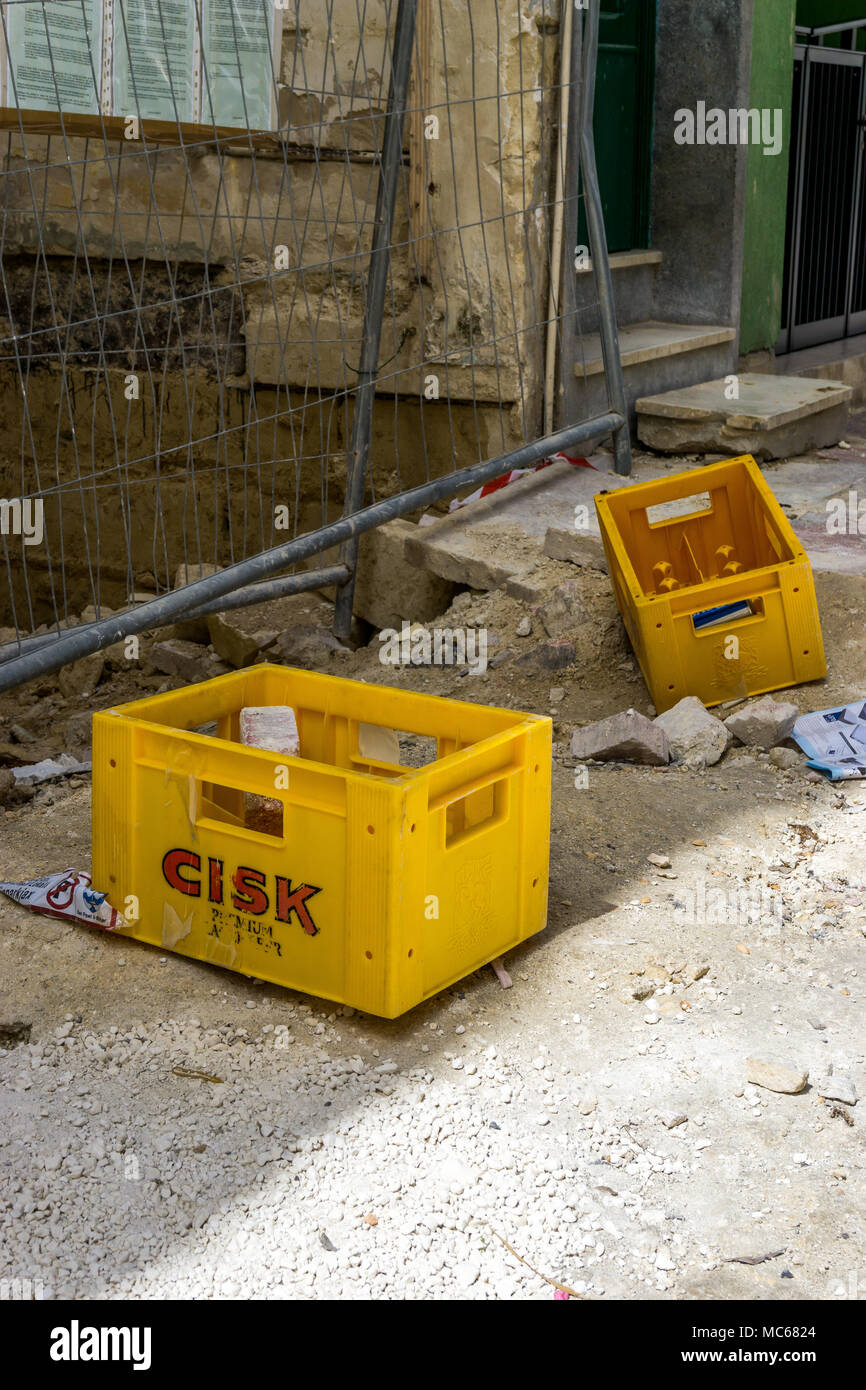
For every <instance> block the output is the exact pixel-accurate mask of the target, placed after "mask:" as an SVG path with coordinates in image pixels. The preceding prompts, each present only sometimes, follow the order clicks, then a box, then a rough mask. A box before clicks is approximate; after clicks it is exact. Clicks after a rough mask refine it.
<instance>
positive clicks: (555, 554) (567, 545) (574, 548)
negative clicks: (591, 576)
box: [544, 526, 607, 570]
mask: <svg viewBox="0 0 866 1390" xmlns="http://www.w3.org/2000/svg"><path fill="white" fill-rule="evenodd" d="M544 553H545V555H546V556H547V557H548V559H549V560H566V561H568V563H569V564H572V565H581V566H583V567H584V568H586V569H593V570H607V561H606V560H605V557H604V546H603V545H602V543H601V541H599V540H597V539H596V537H595V536H587V535H584V534H583V533H582V532H581V531H567V530H565V529H564V528H562V527H559V526H548V528H547V532H546V534H545V537H544Z"/></svg>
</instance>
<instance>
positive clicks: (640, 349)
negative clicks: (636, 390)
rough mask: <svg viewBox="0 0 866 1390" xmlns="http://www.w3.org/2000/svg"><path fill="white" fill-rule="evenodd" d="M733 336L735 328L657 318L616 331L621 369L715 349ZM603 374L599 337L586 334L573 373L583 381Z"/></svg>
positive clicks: (625, 369)
mask: <svg viewBox="0 0 866 1390" xmlns="http://www.w3.org/2000/svg"><path fill="white" fill-rule="evenodd" d="M736 336H737V335H736V330H735V329H733V328H725V327H724V326H723V325H720V324H695V323H662V322H661V321H659V320H657V319H647V320H645V321H643V322H641V323H627V324H624V325H623V326H622V327H621V328H620V330H619V350H620V357H621V358H622V365H623V370H624V371H628V369H629V368H630V367H638V366H641V365H642V364H644V363H647V362H658V361H660V360H662V359H664V358H668V357H677V356H679V355H680V354H682V353H691V352H701V351H702V350H703V349H705V348H712V347H718V346H719V345H720V344H722V343H730V342H733V340H734V338H735V337H736ZM603 372H604V357H603V356H602V350H601V337H600V336H599V334H598V333H588V334H586V335H585V336H584V338H583V356H582V359H581V361H579V362H575V364H574V374H575V376H576V377H577V378H578V380H585V379H586V378H587V377H592V376H600V375H601V374H602V373H603Z"/></svg>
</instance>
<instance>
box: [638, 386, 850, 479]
mask: <svg viewBox="0 0 866 1390" xmlns="http://www.w3.org/2000/svg"><path fill="white" fill-rule="evenodd" d="M738 386H739V395H738V397H737V399H736V400H730V399H728V395H729V392H730V381H729V380H728V379H727V378H725V377H722V378H719V379H718V380H716V381H706V382H702V383H701V384H700V385H697V386H687V387H683V388H681V389H680V390H677V391H666V392H664V393H663V394H662V395H658V396H644V397H642V398H641V399H640V400H638V401H637V402H636V405H635V409H636V411H637V429H638V438H639V439H640V440H641V442H642V443H644V444H646V445H648V446H649V447H650V448H651V449H659V450H661V451H663V452H668V453H688V452H691V453H703V452H707V451H709V450H713V451H718V450H720V449H722V450H729V451H730V452H731V453H737V454H754V456H755V457H756V458H758V459H773V458H789V457H791V455H793V454H802V453H805V452H807V451H808V450H810V449H816V448H822V447H824V446H827V445H830V444H836V443H837V442H838V441H839V439H841V438H842V436H843V434H844V432H845V425H846V423H847V419H848V410H849V406H850V402H851V398H852V391H851V387H850V386H846V385H845V384H844V382H835V381H826V380H821V379H819V380H812V379H808V378H804V377H789V376H771V375H764V374H762V373H758V372H749V373H743V374H741V375H740V376H739V379H738Z"/></svg>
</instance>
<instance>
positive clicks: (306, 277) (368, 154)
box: [0, 0, 630, 690]
mask: <svg viewBox="0 0 866 1390" xmlns="http://www.w3.org/2000/svg"><path fill="white" fill-rule="evenodd" d="M108 15H110V16H111V24H112V25H113V26H114V31H113V34H108V35H107V34H106V31H105V27H104V26H105V25H106V24H107V23H108V19H107V18H106V16H108ZM28 16H29V17H30V18H28ZM79 16H80V19H79ZM0 19H2V39H3V42H4V43H5V44H6V45H7V47H8V49H9V52H10V53H11V55H12V58H11V61H10V63H9V64H8V66H7V68H5V69H4V71H6V72H8V85H7V89H6V97H5V107H4V109H3V111H2V114H0V128H4V129H5V130H6V132H7V134H6V136H5V141H6V145H5V151H4V152H3V154H2V156H0V376H2V377H3V389H4V394H5V397H6V403H7V409H6V417H7V430H6V436H5V441H4V442H3V444H2V445H0V494H2V496H0V628H3V627H7V628H11V630H12V632H13V633H14V640H12V641H9V640H8V637H7V639H6V645H5V646H4V647H3V648H2V650H0V690H3V689H9V688H11V687H13V686H15V685H17V684H19V683H21V682H24V681H27V680H31V679H33V678H34V677H37V676H40V675H44V674H45V673H47V672H50V671H54V670H58V669H59V668H60V667H61V666H63V665H64V664H66V663H67V662H70V661H74V660H76V659H78V658H80V657H82V656H84V655H86V654H88V653H90V652H93V651H97V650H100V649H102V648H104V647H106V646H109V645H111V644H113V643H115V642H118V641H120V640H121V639H123V638H125V637H127V636H130V635H134V634H136V633H139V632H143V631H146V630H149V629H153V628H156V627H159V626H162V625H164V624H166V623H170V622H174V621H176V620H178V619H180V618H186V617H192V616H201V615H204V614H206V613H213V612H217V611H222V610H224V609H227V608H232V607H240V606H243V605H245V604H250V603H256V602H260V601H263V600H265V599H268V598H272V597H277V596H281V595H284V594H288V593H293V592H299V591H303V590H309V589H314V588H322V587H325V586H326V585H336V588H337V601H336V606H335V619H334V624H335V631H336V633H337V635H338V636H340V637H343V638H345V637H346V636H347V635H348V630H349V624H350V621H351V617H352V600H353V589H354V580H355V571H356V564H357V553H358V538H359V536H360V535H361V534H363V533H364V532H365V531H367V530H370V529H372V528H374V527H376V526H379V525H381V524H382V523H383V522H386V521H388V520H390V519H392V518H396V517H401V516H408V515H410V514H412V513H413V512H418V511H419V510H420V509H423V508H424V507H426V506H429V505H430V504H431V503H433V502H435V501H437V500H439V499H443V498H446V497H449V496H453V495H454V494H455V493H456V492H457V491H459V490H462V489H464V488H473V487H476V486H477V485H478V484H479V483H482V482H485V481H488V480H489V479H492V478H494V477H496V476H498V475H499V474H501V473H504V472H506V471H507V470H509V469H511V468H515V467H520V466H526V465H530V464H533V463H538V462H541V461H542V460H544V459H545V458H547V457H549V456H550V455H551V454H554V453H557V452H559V451H561V450H574V449H575V448H580V447H582V446H583V445H585V444H587V443H589V442H591V441H594V440H599V439H601V438H603V437H605V436H608V435H612V436H613V440H614V448H615V454H616V467H617V469H618V471H619V472H621V473H627V472H629V470H630V449H629V440H628V427H627V423H626V405H625V393H624V389H623V383H622V374H621V367H620V361H619V348H618V339H617V331H616V323H615V316H614V311H613V297H612V289H611V279H610V270H609V263H608V257H607V246H606V241H605V234H604V226H603V221H602V215H601V205H600V199H599V193H598V181H597V174H596V168H595V157H594V147H593V138H592V122H591V112H592V109H593V99H594V78H595V63H596V54H597V49H598V6H595V5H593V6H592V7H591V9H590V10H589V11H586V10H584V9H582V8H581V7H578V6H577V5H576V4H572V3H565V2H564V0H563V3H562V4H560V3H559V0H279V2H278V0H195V3H194V4H192V3H190V0H50V3H49V0H0ZM100 20H102V21H103V29H102V30H101V31H100V42H101V44H102V49H101V61H100V54H97V55H94V53H93V52H91V51H90V50H89V48H88V45H89V44H91V35H92V33H93V31H94V26H96V27H97V28H98V26H99V22H100ZM73 21H74V22H73ZM28 25H29V27H28ZM16 26H17V27H16ZM109 40H111V42H112V43H113V44H114V47H113V48H111V51H109V47H108V43H109ZM93 43H94V44H95V43H96V40H93ZM28 44H29V47H28ZM185 44H187V48H185V47H184V45H185ZM16 45H18V47H17V48H16ZM136 54H138V55H139V59H136V58H135V55H136ZM178 54H180V55H182V57H183V62H184V64H185V65H186V66H185V67H184V70H183V72H181V73H179V71H178V67H177V63H178V61H179V60H178V56H177V55H178ZM187 54H188V55H189V57H190V61H189V62H188V61H187ZM19 60H20V61H19ZM139 60H140V62H141V66H140V68H139V69H138V76H137V69H136V62H137V61H139ZM40 65H41V67H40ZM40 74H41V75H40ZM118 74H119V75H120V78H122V79H123V80H122V81H121V80H119V78H118ZM263 74H264V78H263ZM112 82H113V83H114V85H113V86H112V85H111V83H112ZM40 83H41V86H40ZM91 83H92V88H93V93H92V96H91V95H89V93H88V86H89V84H91ZM106 83H108V87H107V88H106ZM46 93H47V97H48V99H46ZM55 97H56V100H55V99H54V98H55ZM124 103H125V104H124ZM46 106H48V107H50V108H51V109H49V110H46V109H45V108H46ZM70 106H71V108H72V109H71V110H70ZM268 112H272V113H274V114H273V117H272V123H271V124H269V116H268ZM578 167H579V169H580V173H581V177H582V183H581V185H580V186H581V187H582V189H583V192H578V187H579V185H578V178H577V170H578ZM581 205H583V212H584V215H585V217H586V222H587V226H588V229H589V238H590V247H591V253H592V265H593V271H594V275H595V283H596V290H597V299H596V303H595V304H594V305H591V306H589V307H588V308H587V307H581V308H577V307H575V304H574V300H575V294H574V278H575V276H574V254H575V252H574V248H575V247H576V246H577V244H578V234H577V229H578V218H579V213H580V210H581ZM589 314H595V315H597V317H598V320H599V322H600V333H601V344H602V351H603V355H604V361H605V376H606V383H607V392H608V407H607V409H605V410H604V412H603V413H602V414H601V415H596V416H593V417H589V416H588V413H587V412H583V413H582V412H581V411H580V409H579V408H578V409H577V410H576V412H575V414H574V415H572V416H571V417H570V418H567V419H563V418H562V410H563V407H562V405H561V402H562V401H563V400H565V399H568V400H571V401H573V400H574V399H575V397H574V376H573V368H574V364H575V360H576V359H579V358H580V356H581V354H582V353H583V352H584V339H583V333H582V316H583V315H589ZM565 383H568V392H567V393H566V391H565V389H564V384H565ZM545 391H546V392H547V396H548V399H547V400H545V399H544V393H545ZM36 508H38V509H39V511H40V514H41V517H42V527H41V532H42V533H41V534H40V536H39V539H38V542H37V540H36V537H35V528H31V533H30V534H28V521H31V522H32V521H33V511H34V509H36ZM281 533H283V534H281ZM332 547H339V552H338V557H337V559H336V560H332V561H331V562H329V563H328V564H326V565H321V564H320V565H319V566H318V567H317V568H315V569H312V568H305V566H306V565H307V563H308V561H309V560H310V559H311V558H312V557H315V556H321V555H322V553H323V552H325V551H327V550H329V549H331V548H332ZM180 566H183V567H185V578H186V581H187V582H182V583H180V584H179V587H174V586H175V584H177V583H178V581H177V579H176V577H175V576H176V573H177V571H178V569H179V567H180ZM197 576H198V577H197ZM106 609H111V610H112V611H111V613H110V615H109V616H106V614H105V610H106Z"/></svg>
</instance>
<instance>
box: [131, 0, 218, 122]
mask: <svg viewBox="0 0 866 1390" xmlns="http://www.w3.org/2000/svg"><path fill="white" fill-rule="evenodd" d="M195 26H196V18H195V5H194V4H192V3H191V0H114V114H115V115H116V116H124V117H125V116H139V117H140V118H141V119H143V120H155V121H194V120H195V119H196V117H197V114H198V113H197V112H196V110H195V100H194V94H195V83H194V81H193V70H194V65H195V52H196V41H195V39H196V35H195Z"/></svg>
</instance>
